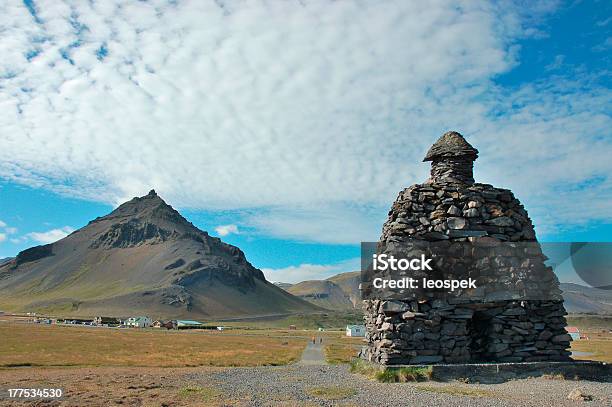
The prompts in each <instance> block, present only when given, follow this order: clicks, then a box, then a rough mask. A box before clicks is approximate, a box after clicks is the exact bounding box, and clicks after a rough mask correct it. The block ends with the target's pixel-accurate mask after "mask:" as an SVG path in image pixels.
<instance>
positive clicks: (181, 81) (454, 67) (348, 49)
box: [0, 0, 612, 282]
mask: <svg viewBox="0 0 612 407" xmlns="http://www.w3.org/2000/svg"><path fill="white" fill-rule="evenodd" d="M220 4H221V6H219V5H217V4H215V3H214V2H210V4H209V3H207V2H200V3H186V2H181V1H179V2H166V1H149V2H138V3H137V4H136V3H134V4H132V3H129V4H125V3H123V4H121V2H112V1H107V2H89V3H87V4H85V3H83V4H80V3H79V4H76V5H75V4H70V3H64V2H60V1H57V2H53V3H50V2H42V1H28V2H27V3H24V4H19V3H11V4H5V5H2V6H0V8H2V10H0V24H1V26H2V27H3V30H4V32H5V33H7V34H6V35H3V38H2V39H0V52H2V55H3V56H5V57H3V60H2V61H0V106H1V108H0V126H1V128H2V129H3V130H2V136H1V137H0V258H1V257H4V256H14V255H15V254H16V253H17V252H18V251H20V250H23V249H24V248H26V247H29V246H32V245H35V244H40V243H46V242H49V241H53V240H54V239H57V238H61V236H63V235H65V234H66V233H69V232H70V231H71V230H74V229H76V228H79V227H82V226H84V225H85V224H86V223H87V222H88V221H89V220H91V219H93V218H95V217H96V216H101V215H104V214H106V213H108V212H109V211H111V210H112V208H113V207H115V206H116V205H117V204H119V203H121V202H124V201H125V200H127V199H130V198H131V197H133V196H137V195H144V194H146V193H147V192H148V190H149V189H151V188H155V189H156V190H157V191H158V193H159V194H160V195H161V196H162V197H163V198H164V199H165V200H166V201H167V202H168V203H169V204H171V205H173V206H174V207H176V208H178V209H179V210H180V211H181V212H182V213H183V214H184V216H185V217H187V218H188V219H189V220H190V221H192V222H194V224H196V225H197V226H198V227H200V228H202V229H204V230H207V231H208V232H209V233H211V234H212V235H218V236H221V237H222V238H223V239H224V240H225V241H227V242H229V243H232V244H236V245H237V246H239V247H240V248H241V249H243V250H244V251H245V253H246V254H247V257H248V259H249V260H250V261H251V262H252V263H253V264H255V265H256V266H257V267H260V268H262V269H264V271H265V272H266V275H267V276H268V278H270V279H273V280H282V281H292V282H293V281H300V280H303V279H308V278H320V277H326V276H329V275H332V274H335V273H338V272H342V271H350V270H355V269H357V268H358V264H359V262H358V260H357V258H358V256H359V242H360V241H364V240H366V241H367V240H377V239H378V237H379V233H380V229H381V226H382V223H383V222H384V220H385V216H386V213H387V210H388V207H389V206H390V205H391V203H392V201H393V200H394V199H395V197H396V195H397V192H398V191H399V190H400V189H401V188H403V187H406V186H408V185H410V184H413V183H417V182H422V181H423V180H425V178H426V177H427V174H428V170H429V168H428V164H426V163H422V162H421V160H422V157H423V156H424V154H425V152H426V151H427V148H428V147H429V146H430V145H431V144H432V143H433V142H434V141H435V140H436V139H437V137H439V136H440V135H441V134H442V133H443V132H444V131H447V130H449V129H453V130H457V131H460V132H462V133H463V134H464V135H465V136H466V137H467V139H468V141H470V142H471V143H472V144H473V145H474V146H475V147H477V148H478V149H479V150H480V158H479V159H478V161H477V162H476V164H475V165H476V167H475V176H476V179H477V180H478V181H480V182H487V183H492V184H494V185H497V186H501V187H507V188H511V189H512V190H513V191H514V192H515V194H516V195H517V196H518V197H519V198H520V199H521V200H522V201H523V203H524V204H525V206H526V208H527V209H528V210H529V212H530V214H531V216H532V218H533V220H534V223H535V225H536V230H537V232H538V236H539V238H540V239H542V240H546V241H610V240H611V237H612V216H611V214H612V182H611V180H610V176H609V174H610V172H611V170H612V163H611V162H610V159H609V157H610V156H612V133H611V130H610V129H612V118H611V115H610V106H611V104H610V102H611V100H612V91H611V90H610V71H609V66H611V61H610V58H611V55H612V53H611V50H612V35H611V32H612V6H611V5H610V3H609V2H604V1H601V2H538V4H537V5H533V4H531V5H530V4H527V5H526V4H521V3H511V2H505V3H503V4H491V3H487V2H482V3H481V2H475V1H470V2H451V1H448V2H440V3H437V4H436V5H431V6H428V7H425V6H423V5H422V4H420V2H414V3H411V2H405V1H389V2H378V1H362V2H352V1H346V2H328V1H323V0H321V1H309V2H308V1H307V2H303V3H300V2H278V3H275V2H267V3H266V2H249V3H246V4H245V3H243V2H238V1H226V2H221V3H220Z"/></svg>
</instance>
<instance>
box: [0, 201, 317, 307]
mask: <svg viewBox="0 0 612 407" xmlns="http://www.w3.org/2000/svg"><path fill="white" fill-rule="evenodd" d="M0 309H4V310H14V311H38V312H47V313H52V314H57V315H72V314H73V315H89V316H94V315H105V316H106V315H108V316H127V315H137V314H144V315H150V316H152V317H157V318H162V317H163V318H222V317H242V316H245V317H247V316H268V315H269V316H271V315H283V314H289V313H293V312H311V311H316V310H317V308H316V307H315V306H313V305H312V304H310V303H308V302H306V301H304V300H302V299H299V298H296V297H294V296H293V295H290V294H288V293H287V292H285V291H284V290H282V289H280V288H278V287H276V286H275V285H273V284H271V283H269V282H268V281H266V279H265V278H264V275H263V273H262V272H261V271H260V270H258V269H256V268H255V267H253V266H252V265H251V264H250V263H249V262H248V261H247V260H246V258H245V256H244V253H243V252H242V251H241V250H240V249H238V248H237V247H235V246H232V245H229V244H226V243H224V242H222V241H221V240H220V239H218V238H215V237H211V236H209V235H208V233H206V232H204V231H202V230H200V229H198V228H196V227H195V226H194V225H193V224H191V223H190V222H188V221H187V220H186V219H185V218H183V217H182V216H181V215H180V214H179V213H178V212H177V211H176V210H174V209H173V208H172V207H171V206H169V205H168V204H166V203H165V202H164V201H163V200H162V199H161V198H160V197H159V196H158V195H157V194H156V193H155V191H151V192H150V193H149V194H148V195H146V196H144V197H140V198H134V199H132V200H130V201H129V202H126V203H124V204H123V205H121V206H119V207H118V208H117V209H115V210H114V211H113V212H111V213H110V214H108V215H106V216H103V217H100V218H97V219H95V220H93V221H91V222H90V223H89V224H88V225H87V226H85V227H83V228H81V229H79V230H77V231H75V232H73V233H72V234H70V235H69V236H67V237H66V238H64V239H61V240H59V241H58V242H55V243H53V244H48V245H43V246H36V247H32V248H30V249H27V250H24V251H22V252H21V253H19V254H18V255H17V256H16V257H15V258H14V259H12V260H10V261H9V262H8V263H5V264H3V265H2V266H0Z"/></svg>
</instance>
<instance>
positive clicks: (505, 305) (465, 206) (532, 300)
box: [361, 132, 571, 365]
mask: <svg viewBox="0 0 612 407" xmlns="http://www.w3.org/2000/svg"><path fill="white" fill-rule="evenodd" d="M477 157H478V150H476V149H475V148H473V147H472V146H471V145H470V144H469V143H468V142H467V141H466V140H465V139H464V138H463V136H461V135H460V134H459V133H457V132H448V133H446V134H444V135H443V136H442V137H441V138H440V139H439V140H438V141H437V142H436V143H435V144H434V145H433V146H432V147H431V149H430V150H429V152H428V153H427V155H426V157H425V160H424V161H431V162H432V167H431V177H430V179H429V180H427V181H426V182H425V183H424V184H420V185H413V186H411V187H409V188H406V189H405V190H403V191H401V192H400V194H399V196H398V198H397V200H396V201H395V202H394V203H393V206H392V207H391V210H390V212H389V218H388V220H387V222H386V223H385V224H384V226H383V232H382V237H381V239H380V242H379V246H381V245H383V246H384V245H388V244H393V243H394V242H401V241H402V240H403V239H406V238H409V239H416V240H419V241H424V242H450V243H454V242H466V243H468V244H479V243H484V244H485V245H489V246H491V245H493V246H494V245H495V244H496V242H497V243H498V244H500V246H504V245H505V246H517V245H519V244H528V243H530V244H532V245H535V246H536V247H537V249H538V250H537V253H536V255H535V257H533V258H531V260H529V259H528V260H525V261H522V260H521V259H519V261H518V262H514V263H520V264H527V265H529V267H528V268H527V270H533V271H529V272H528V273H527V275H520V276H519V277H516V275H515V274H512V273H511V271H513V270H515V269H516V267H514V268H513V267H498V268H496V269H495V270H496V271H495V272H493V275H489V276H487V279H488V280H487V281H489V282H492V283H495V282H496V281H497V282H504V281H506V282H507V281H511V280H512V278H510V277H509V274H512V275H513V276H514V277H516V278H517V279H518V280H520V281H518V282H517V281H516V279H515V280H512V284H515V285H520V286H521V287H523V288H524V287H535V288H536V291H537V290H539V289H540V288H541V287H546V290H545V291H546V294H542V295H540V296H537V295H536V296H531V297H525V298H516V299H514V297H506V298H503V297H502V298H495V296H491V295H490V293H485V292H484V291H483V292H482V296H481V297H478V296H474V297H468V298H471V300H470V299H468V300H466V299H465V298H463V299H454V298H445V297H431V298H427V297H420V298H399V299H397V298H396V299H388V298H387V299H385V298H374V299H368V300H365V301H364V310H365V322H366V330H367V333H366V340H367V342H368V345H367V346H366V347H364V348H363V350H362V352H361V357H363V358H365V359H367V360H370V361H372V362H375V363H380V364H384V365H398V364H429V363H466V362H483V361H496V362H532V361H565V360H569V355H570V352H569V351H567V348H568V347H569V342H570V340H571V338H570V336H569V335H568V334H567V333H566V331H565V326H566V320H565V317H564V316H565V315H566V312H565V309H564V307H563V299H562V297H561V295H560V290H559V288H558V286H559V283H558V280H557V279H556V277H555V275H554V273H553V271H552V269H551V268H550V267H547V266H545V265H544V260H545V257H544V256H543V255H542V254H541V251H539V249H540V248H539V244H538V243H537V241H536V237H535V232H534V228H533V225H532V223H531V220H530V219H529V216H528V215H527V212H526V211H525V209H524V208H523V206H522V205H521V203H520V202H519V201H518V200H517V199H516V198H515V197H514V195H513V194H512V192H511V191H509V190H507V189H500V188H495V187H493V186H491V185H487V184H479V183H475V182H474V176H473V164H474V161H475V160H476V158H477ZM515 243H516V244H515ZM534 258H535V259H536V260H535V261H534V260H533V259H534ZM485 260H486V259H485ZM521 261H522V263H521ZM520 264H519V265H520ZM534 264H535V265H534ZM508 270H509V271H508ZM495 273H497V274H495ZM500 273H502V274H504V275H500ZM505 273H508V275H505ZM483 290H484V289H483ZM485 291H486V290H485Z"/></svg>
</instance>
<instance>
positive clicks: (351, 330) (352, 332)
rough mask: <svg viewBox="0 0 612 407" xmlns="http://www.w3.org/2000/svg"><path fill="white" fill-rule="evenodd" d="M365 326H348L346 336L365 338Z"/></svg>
mask: <svg viewBox="0 0 612 407" xmlns="http://www.w3.org/2000/svg"><path fill="white" fill-rule="evenodd" d="M365 332H366V331H365V325H347V326H346V336H365Z"/></svg>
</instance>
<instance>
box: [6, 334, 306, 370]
mask: <svg viewBox="0 0 612 407" xmlns="http://www.w3.org/2000/svg"><path fill="white" fill-rule="evenodd" d="M0 338H2V339H1V340H0V367H12V366H149V367H181V366H261V365H284V364H287V363H291V362H293V361H296V360H298V359H299V358H300V355H301V353H302V351H303V349H304V346H305V344H306V341H305V340H304V339H303V338H290V337H284V338H280V337H277V338H275V337H269V336H239V335H235V336H230V335H215V334H210V333H208V334H204V333H200V332H193V331H192V332H182V331H178V332H177V331H157V330H132V329H129V330H127V329H126V330H118V329H106V328H80V327H64V326H40V325H31V324H19V323H2V324H0Z"/></svg>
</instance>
